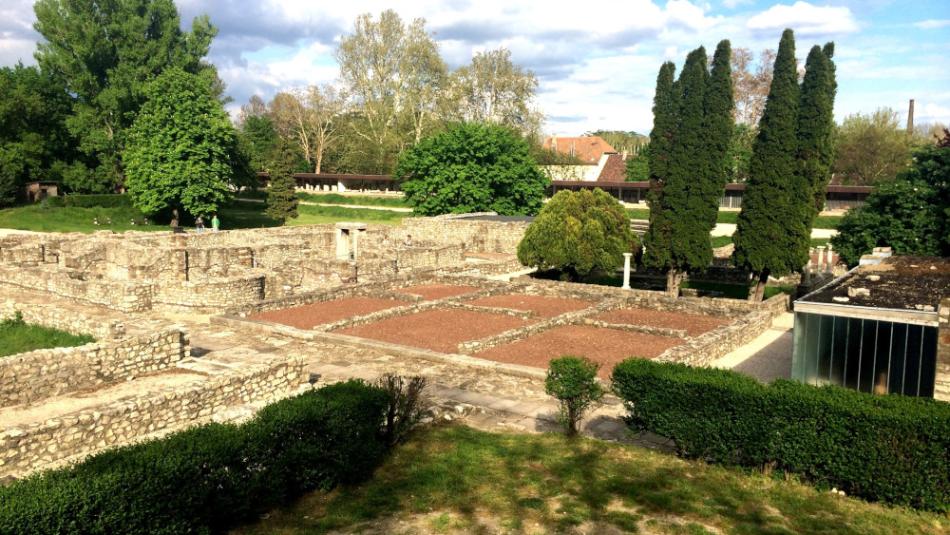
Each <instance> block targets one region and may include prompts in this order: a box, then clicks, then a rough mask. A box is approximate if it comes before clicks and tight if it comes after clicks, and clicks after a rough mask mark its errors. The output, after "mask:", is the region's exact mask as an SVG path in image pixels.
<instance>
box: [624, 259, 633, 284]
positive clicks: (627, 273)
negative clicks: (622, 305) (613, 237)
mask: <svg viewBox="0 0 950 535" xmlns="http://www.w3.org/2000/svg"><path fill="white" fill-rule="evenodd" d="M631 256H633V253H623V289H624V290H629V289H630V257H631Z"/></svg>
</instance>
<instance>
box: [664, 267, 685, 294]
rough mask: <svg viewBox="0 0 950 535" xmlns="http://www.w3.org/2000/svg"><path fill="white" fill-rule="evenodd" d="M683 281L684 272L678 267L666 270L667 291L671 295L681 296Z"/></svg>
mask: <svg viewBox="0 0 950 535" xmlns="http://www.w3.org/2000/svg"><path fill="white" fill-rule="evenodd" d="M682 282H683V273H682V272H680V271H679V270H678V269H676V268H670V269H669V271H667V272H666V293H667V294H668V295H669V296H670V297H679V295H680V284H681V283H682Z"/></svg>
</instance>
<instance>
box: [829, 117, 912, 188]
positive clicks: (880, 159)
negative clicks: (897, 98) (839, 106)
mask: <svg viewBox="0 0 950 535" xmlns="http://www.w3.org/2000/svg"><path fill="white" fill-rule="evenodd" d="M834 137H835V145H836V148H837V150H836V157H835V161H834V173H835V177H836V179H835V180H836V181H840V182H841V183H844V184H855V185H862V186H873V185H876V184H878V183H880V182H882V181H884V180H891V179H893V178H894V177H896V176H897V174H898V173H900V172H901V171H904V170H905V169H907V168H908V167H909V166H910V164H911V152H912V146H911V138H910V137H909V136H908V135H907V131H906V130H905V129H904V128H902V126H901V124H900V119H899V115H898V113H897V112H896V111H894V110H892V109H891V108H880V109H878V110H876V111H874V112H873V113H870V114H861V113H856V114H853V115H849V116H847V117H845V118H844V121H842V123H841V125H840V126H838V127H837V128H836V129H835V132H834Z"/></svg>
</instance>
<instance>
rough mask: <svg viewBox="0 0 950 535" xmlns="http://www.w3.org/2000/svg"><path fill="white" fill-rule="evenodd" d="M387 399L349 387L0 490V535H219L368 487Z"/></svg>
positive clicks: (373, 390)
mask: <svg viewBox="0 0 950 535" xmlns="http://www.w3.org/2000/svg"><path fill="white" fill-rule="evenodd" d="M385 406H386V395H385V393H384V392H382V391H381V390H379V389H376V388H371V387H368V386H366V385H365V384H362V383H360V382H356V381H351V382H348V383H341V384H336V385H332V386H328V387H325V388H322V389H320V390H317V391H312V392H307V393H305V394H302V395H300V396H297V397H294V398H290V399H287V400H284V401H280V402H278V403H275V404H273V405H270V406H268V407H266V408H265V409H264V410H262V411H261V412H260V413H259V414H258V415H257V417H256V418H254V419H253V420H251V421H250V422H248V423H247V424H244V425H241V426H236V425H224V424H208V425H204V426H200V427H196V428H193V429H189V430H187V431H182V432H179V433H175V434H173V435H171V436H169V437H166V438H164V439H160V440H154V441H150V442H146V443H143V444H138V445H134V446H127V447H123V448H117V449H114V450H109V451H106V452H104V453H101V454H98V455H96V456H94V457H91V458H90V459H88V460H86V461H84V462H82V463H80V464H78V465H76V466H74V467H71V468H65V469H59V470H53V471H49V472H45V473H41V474H38V475H35V476H32V477H30V478H27V479H25V480H23V481H20V482H17V483H15V484H13V485H12V486H10V487H7V488H2V489H0V533H142V534H144V533H169V534H172V533H195V532H197V533H207V532H223V531H225V530H227V529H228V528H229V527H231V526H234V525H236V524H238V523H240V522H242V521H246V520H249V519H252V518H254V517H255V516H256V515H258V514H259V513H261V512H263V511H266V510H268V509H269V508H271V507H274V506H276V505H280V504H281V503H284V502H285V501H286V500H288V499H290V498H293V497H295V496H296V495H298V494H299V493H301V492H304V491H307V490H311V489H316V488H324V489H326V488H330V487H332V486H334V485H335V484H337V483H345V482H351V481H357V480H359V479H361V478H364V477H366V476H367V475H369V474H370V473H371V471H372V469H373V468H374V467H375V466H376V465H377V464H378V463H379V462H380V461H381V459H382V456H383V454H384V453H385V451H386V447H385V444H384V443H383V442H382V437H381V436H380V433H379V429H380V425H381V423H382V416H383V411H384V409H385Z"/></svg>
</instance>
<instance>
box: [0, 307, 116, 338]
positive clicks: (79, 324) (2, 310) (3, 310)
mask: <svg viewBox="0 0 950 535" xmlns="http://www.w3.org/2000/svg"><path fill="white" fill-rule="evenodd" d="M18 312H19V313H20V315H21V316H22V317H23V321H25V322H26V323H31V324H34V325H43V326H44V327H50V328H53V329H59V330H61V331H66V332H68V333H70V334H76V335H83V334H87V335H89V336H92V337H93V338H95V339H96V340H98V341H99V342H106V341H109V340H115V339H119V338H123V337H125V336H126V325H125V323H124V322H123V321H119V320H116V319H111V318H107V317H101V316H100V317H92V318H91V317H88V316H87V315H86V314H82V313H79V312H76V311H74V310H66V309H65V308H64V307H63V306H57V305H52V304H48V303H47V304H37V303H23V302H20V301H16V300H3V301H0V319H6V318H12V317H14V316H15V315H16V314H17V313H18Z"/></svg>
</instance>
